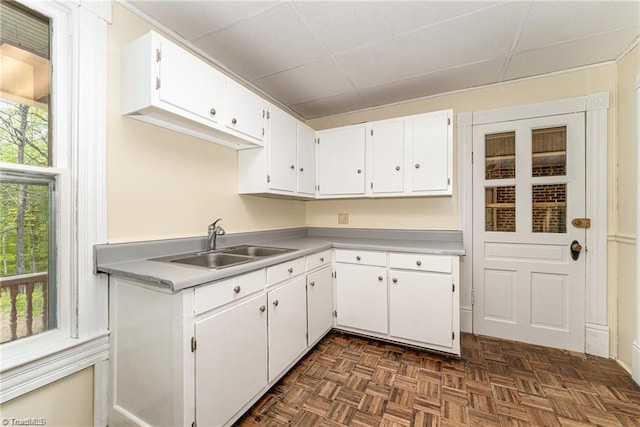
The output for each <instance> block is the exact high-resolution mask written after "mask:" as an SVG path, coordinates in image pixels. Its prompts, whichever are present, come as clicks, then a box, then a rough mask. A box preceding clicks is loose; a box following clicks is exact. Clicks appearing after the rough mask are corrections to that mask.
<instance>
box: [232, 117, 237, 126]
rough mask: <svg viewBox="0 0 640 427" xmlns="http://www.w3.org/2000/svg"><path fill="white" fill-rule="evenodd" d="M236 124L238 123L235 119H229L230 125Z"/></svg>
mask: <svg viewBox="0 0 640 427" xmlns="http://www.w3.org/2000/svg"><path fill="white" fill-rule="evenodd" d="M236 123H238V121H237V120H236V118H235V117H234V118H233V119H231V124H232V125H235V124H236Z"/></svg>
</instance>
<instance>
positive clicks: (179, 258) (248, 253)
mask: <svg viewBox="0 0 640 427" xmlns="http://www.w3.org/2000/svg"><path fill="white" fill-rule="evenodd" d="M294 250H295V249H286V248H273V247H268V246H251V245H242V246H233V247H230V248H224V249H218V250H215V251H207V252H196V253H190V254H179V255H170V256H164V257H159V258H152V259H151V261H161V262H170V263H177V264H187V265H192V266H196V267H203V268H215V269H220V268H225V267H231V266H233V265H239V264H244V263H247V262H251V261H257V260H258V259H263V258H266V257H270V256H275V255H280V254H284V253H287V252H291V251H294Z"/></svg>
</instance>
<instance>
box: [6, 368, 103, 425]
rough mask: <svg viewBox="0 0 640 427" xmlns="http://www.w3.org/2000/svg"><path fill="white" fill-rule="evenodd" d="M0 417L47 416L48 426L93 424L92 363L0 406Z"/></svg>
mask: <svg viewBox="0 0 640 427" xmlns="http://www.w3.org/2000/svg"><path fill="white" fill-rule="evenodd" d="M0 418H2V419H9V424H8V425H11V421H10V419H11V418H44V420H45V421H46V425H47V427H52V426H61V427H73V426H91V425H93V367H91V368H87V369H84V370H82V371H80V372H77V373H75V374H73V375H69V376H68V377H65V378H63V379H61V380H58V381H55V382H53V383H51V384H49V385H46V386H44V387H41V388H39V389H37V390H35V391H32V392H31V393H27V394H25V395H22V396H20V397H17V398H15V399H12V400H10V401H8V402H5V403H3V404H2V405H1V406H0Z"/></svg>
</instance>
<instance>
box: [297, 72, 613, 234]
mask: <svg viewBox="0 0 640 427" xmlns="http://www.w3.org/2000/svg"><path fill="white" fill-rule="evenodd" d="M615 69H616V67H615V65H613V64H610V65H603V66H598V67H592V68H587V69H584V70H581V71H575V72H570V73H562V74H558V75H554V76H547V77H542V78H537V79H530V80H524V81H519V82H514V83H506V84H502V85H497V86H493V87H485V88H479V89H476V90H468V91H464V92H460V93H454V94H449V95H442V96H437V97H433V98H429V99H423V100H417V101H412V102H408V103H404V104H398V105H393V106H386V107H380V108H375V109H372V110H368V111H362V112H356V113H351V114H344V115H340V116H335V117H330V118H326V119H317V120H311V121H309V123H308V124H309V125H310V126H312V127H313V128H315V129H318V130H319V129H326V128H331V127H336V126H343V125H348V124H354V123H360V122H363V121H373V120H381V119H387V118H392V117H399V116H405V115H410V114H418V113H424V112H428V111H437V110H443V109H448V108H453V110H454V114H457V113H461V112H467V111H481V110H488V109H494V108H502V107H509V106H515V105H523V104H531V103H537V102H546V101H553V100H557V99H562V98H569V97H574V96H583V95H587V94H590V93H594V92H603V91H606V92H610V93H612V94H613V92H614V90H615ZM613 117H614V108H611V109H610V110H609V120H610V122H611V120H612V118H613ZM454 126H455V121H454ZM454 131H455V128H454ZM609 135H610V136H609V141H612V140H613V137H612V135H613V130H612V129H610V134H609ZM455 138H456V135H455V132H454V164H455V163H456V162H457V160H455V159H456V158H457V152H456V148H457V147H455V145H456V144H455ZM609 145H610V146H612V144H611V143H610V144H609ZM455 169H456V166H454V175H453V176H454V196H453V197H432V198H412V199H376V200H327V201H325V200H323V201H312V202H308V203H307V224H308V225H311V226H319V227H335V226H338V225H337V219H338V216H337V214H338V212H346V213H349V214H350V218H349V220H350V223H349V225H348V226H347V227H373V228H403V229H408V228H418V229H457V228H458V224H457V214H458V207H457V201H456V194H455V188H456V186H457V183H456V179H457V170H455Z"/></svg>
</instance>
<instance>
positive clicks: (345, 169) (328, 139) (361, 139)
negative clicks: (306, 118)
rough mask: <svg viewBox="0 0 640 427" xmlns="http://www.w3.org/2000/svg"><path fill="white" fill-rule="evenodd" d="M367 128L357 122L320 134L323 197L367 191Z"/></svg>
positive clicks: (319, 180)
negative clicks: (356, 123)
mask: <svg viewBox="0 0 640 427" xmlns="http://www.w3.org/2000/svg"><path fill="white" fill-rule="evenodd" d="M365 131H366V128H365V126H364V125H354V126H346V127H342V128H337V129H330V130H324V131H320V132H318V133H317V137H318V151H317V154H318V187H319V188H318V194H319V195H320V196H341V195H350V196H354V195H363V194H364V191H365V189H364V187H365V173H364V172H365V171H364V169H365V138H366V136H365Z"/></svg>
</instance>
